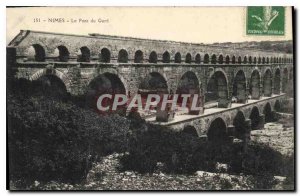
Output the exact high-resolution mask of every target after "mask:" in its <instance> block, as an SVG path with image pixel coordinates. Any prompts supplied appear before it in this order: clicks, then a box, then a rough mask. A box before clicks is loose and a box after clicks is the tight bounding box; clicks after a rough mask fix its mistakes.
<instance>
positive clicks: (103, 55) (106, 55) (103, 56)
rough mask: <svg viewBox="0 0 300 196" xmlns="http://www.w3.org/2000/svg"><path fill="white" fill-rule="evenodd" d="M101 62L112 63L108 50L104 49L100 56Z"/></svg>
mask: <svg viewBox="0 0 300 196" xmlns="http://www.w3.org/2000/svg"><path fill="white" fill-rule="evenodd" d="M100 61H101V62H103V63H109V62H110V51H109V50H108V49H107V48H102V50H101V54H100Z"/></svg>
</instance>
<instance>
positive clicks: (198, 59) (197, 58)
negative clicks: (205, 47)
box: [195, 54, 201, 64]
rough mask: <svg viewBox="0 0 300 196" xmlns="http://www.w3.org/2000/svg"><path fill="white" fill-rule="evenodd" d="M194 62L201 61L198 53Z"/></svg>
mask: <svg viewBox="0 0 300 196" xmlns="http://www.w3.org/2000/svg"><path fill="white" fill-rule="evenodd" d="M195 63H197V64H200V63H201V56H200V54H196V56H195Z"/></svg>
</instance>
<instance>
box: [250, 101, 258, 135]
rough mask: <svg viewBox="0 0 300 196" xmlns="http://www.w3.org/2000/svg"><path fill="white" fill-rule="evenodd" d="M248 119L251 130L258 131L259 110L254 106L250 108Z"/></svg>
mask: <svg viewBox="0 0 300 196" xmlns="http://www.w3.org/2000/svg"><path fill="white" fill-rule="evenodd" d="M250 119H251V129H252V130H255V129H258V126H259V110H258V108H257V107H256V106H255V107H253V108H252V110H251V113H250Z"/></svg>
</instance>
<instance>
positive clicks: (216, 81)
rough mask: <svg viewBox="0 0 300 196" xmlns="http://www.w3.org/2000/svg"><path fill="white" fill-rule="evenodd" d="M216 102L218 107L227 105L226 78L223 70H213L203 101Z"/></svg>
mask: <svg viewBox="0 0 300 196" xmlns="http://www.w3.org/2000/svg"><path fill="white" fill-rule="evenodd" d="M215 101H217V102H218V107H225V106H226V107H227V101H228V80H227V77H226V74H225V72H223V71H222V70H218V71H215V72H214V73H213V74H212V75H211V77H210V78H209V80H208V84H207V90H206V94H205V102H215Z"/></svg>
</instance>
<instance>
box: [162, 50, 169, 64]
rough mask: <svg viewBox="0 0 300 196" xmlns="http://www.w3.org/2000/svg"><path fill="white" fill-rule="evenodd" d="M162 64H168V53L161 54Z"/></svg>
mask: <svg viewBox="0 0 300 196" xmlns="http://www.w3.org/2000/svg"><path fill="white" fill-rule="evenodd" d="M163 63H170V53H169V52H168V51H166V52H164V54H163Z"/></svg>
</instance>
